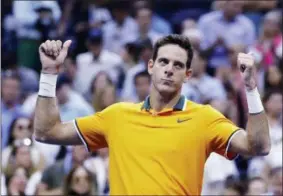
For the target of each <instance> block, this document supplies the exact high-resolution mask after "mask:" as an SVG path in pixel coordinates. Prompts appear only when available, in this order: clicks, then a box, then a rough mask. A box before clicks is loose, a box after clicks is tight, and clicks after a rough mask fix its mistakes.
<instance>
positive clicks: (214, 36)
mask: <svg viewBox="0 0 283 196" xmlns="http://www.w3.org/2000/svg"><path fill="white" fill-rule="evenodd" d="M241 12H242V2H241V1H225V4H224V5H223V9H222V10H218V11H213V12H210V13H208V14H205V15H203V16H201V18H200V19H199V24H198V26H199V28H200V30H201V32H202V33H203V34H204V35H205V36H204V39H203V40H202V43H201V49H202V50H206V51H210V54H211V55H210V58H209V67H210V68H211V69H212V70H214V69H218V68H221V67H227V66H228V67H229V66H230V64H229V59H228V51H229V48H230V47H231V46H232V45H235V44H237V45H242V46H243V47H244V48H245V47H248V46H251V45H252V44H254V41H255V29H254V26H253V24H252V22H251V21H250V20H249V19H248V18H247V17H245V16H244V15H242V14H241ZM211 72H213V71H211Z"/></svg>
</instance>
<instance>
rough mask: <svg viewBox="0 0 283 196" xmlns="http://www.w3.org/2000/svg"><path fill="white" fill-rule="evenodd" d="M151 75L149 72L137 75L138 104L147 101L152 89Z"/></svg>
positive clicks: (135, 80) (135, 81)
mask: <svg viewBox="0 0 283 196" xmlns="http://www.w3.org/2000/svg"><path fill="white" fill-rule="evenodd" d="M150 82H151V81H150V75H149V74H148V72H147V71H142V72H139V73H137V74H136V75H135V79H134V83H135V89H136V93H137V97H138V100H137V101H138V102H141V101H143V100H145V98H146V96H147V95H148V93H149V89H150Z"/></svg>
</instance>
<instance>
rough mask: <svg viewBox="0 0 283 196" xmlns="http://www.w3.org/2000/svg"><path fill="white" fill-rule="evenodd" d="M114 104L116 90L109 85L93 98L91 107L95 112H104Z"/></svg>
mask: <svg viewBox="0 0 283 196" xmlns="http://www.w3.org/2000/svg"><path fill="white" fill-rule="evenodd" d="M116 102H117V97H116V88H115V86H113V85H111V84H108V85H106V86H105V87H104V89H101V91H99V92H98V93H97V94H95V96H94V97H93V106H94V108H95V110H96V111H97V112H100V111H102V110H104V109H105V108H107V107H108V106H110V105H112V104H114V103H116Z"/></svg>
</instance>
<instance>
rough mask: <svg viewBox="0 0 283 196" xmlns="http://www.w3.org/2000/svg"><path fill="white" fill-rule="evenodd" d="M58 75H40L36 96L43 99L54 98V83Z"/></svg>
mask: <svg viewBox="0 0 283 196" xmlns="http://www.w3.org/2000/svg"><path fill="white" fill-rule="evenodd" d="M57 77H58V75H55V74H47V73H41V74H40V82H39V91H38V95H41V96H45V97H56V83H57Z"/></svg>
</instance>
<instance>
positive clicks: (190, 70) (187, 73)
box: [184, 68, 193, 83]
mask: <svg viewBox="0 0 283 196" xmlns="http://www.w3.org/2000/svg"><path fill="white" fill-rule="evenodd" d="M192 73H193V71H192V69H191V68H190V69H187V70H186V77H185V80H184V83H186V82H188V80H189V79H190V78H191V77H192Z"/></svg>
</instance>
